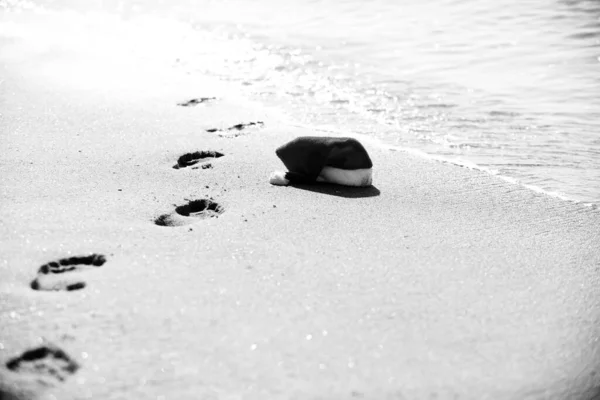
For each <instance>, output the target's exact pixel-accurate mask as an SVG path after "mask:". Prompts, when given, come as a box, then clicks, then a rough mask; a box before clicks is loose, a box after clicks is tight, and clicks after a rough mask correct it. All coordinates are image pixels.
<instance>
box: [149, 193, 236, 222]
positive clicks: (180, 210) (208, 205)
mask: <svg viewBox="0 0 600 400" xmlns="http://www.w3.org/2000/svg"><path fill="white" fill-rule="evenodd" d="M224 211H225V209H224V208H223V206H221V205H220V204H219V203H217V202H215V201H213V200H211V199H201V200H192V201H190V202H189V203H187V204H184V205H182V206H177V207H175V212H172V213H169V214H163V215H161V216H159V217H158V218H156V219H155V220H154V223H155V224H156V225H159V226H181V225H187V224H191V223H193V222H195V219H197V218H216V217H218V216H219V215H220V214H222V213H223V212H224Z"/></svg>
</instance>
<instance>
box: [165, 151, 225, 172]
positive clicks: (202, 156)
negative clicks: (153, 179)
mask: <svg viewBox="0 0 600 400" xmlns="http://www.w3.org/2000/svg"><path fill="white" fill-rule="evenodd" d="M223 156H224V154H223V153H219V152H218V151H196V152H194V153H186V154H184V155H182V156H181V157H179V159H178V160H177V164H175V165H173V168H175V169H180V168H186V167H191V166H192V165H196V164H198V163H202V164H201V165H200V166H196V167H192V169H198V168H202V169H207V168H212V164H211V163H207V162H206V161H208V160H211V159H214V158H219V157H223Z"/></svg>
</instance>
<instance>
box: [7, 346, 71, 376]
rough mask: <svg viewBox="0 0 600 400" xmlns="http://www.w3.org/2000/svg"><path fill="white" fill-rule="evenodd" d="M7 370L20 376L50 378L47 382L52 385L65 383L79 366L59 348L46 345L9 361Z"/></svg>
mask: <svg viewBox="0 0 600 400" xmlns="http://www.w3.org/2000/svg"><path fill="white" fill-rule="evenodd" d="M6 368H8V369H9V370H10V371H12V372H15V373H18V374H24V375H37V376H38V377H40V378H48V379H47V380H46V381H47V382H48V383H52V382H53V381H54V382H63V381H64V380H65V379H67V378H68V377H69V376H71V375H73V374H74V373H75V372H77V370H78V369H79V364H78V363H77V362H76V361H75V360H73V359H72V358H71V357H69V355H68V354H67V353H66V352H65V351H63V350H62V349H61V348H59V347H58V346H55V345H53V344H51V343H46V344H45V345H44V346H40V347H36V348H34V349H30V350H27V351H25V352H24V353H23V354H21V355H20V356H18V357H15V358H13V359H11V360H9V361H8V362H7V363H6Z"/></svg>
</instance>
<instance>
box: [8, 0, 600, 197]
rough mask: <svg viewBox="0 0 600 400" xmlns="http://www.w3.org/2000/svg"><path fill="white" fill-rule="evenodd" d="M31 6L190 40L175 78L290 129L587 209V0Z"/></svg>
mask: <svg viewBox="0 0 600 400" xmlns="http://www.w3.org/2000/svg"><path fill="white" fill-rule="evenodd" d="M4 3H5V5H6V4H8V3H11V2H4ZM13 3H15V2H13ZM36 5H41V6H43V7H45V8H47V9H52V10H63V11H64V9H65V8H68V9H70V10H77V12H79V13H81V14H82V15H84V14H86V13H89V12H90V11H94V12H103V13H108V14H110V15H113V16H117V17H118V18H119V19H120V20H121V21H124V22H125V23H127V22H128V21H135V20H136V18H138V17H140V16H147V15H152V16H153V17H154V18H155V19H154V20H153V21H155V22H154V25H153V27H152V29H153V33H154V34H156V33H157V32H159V33H162V34H164V35H168V33H169V31H171V30H173V26H174V25H173V24H174V23H177V24H183V25H185V26H188V27H190V26H191V27H193V30H194V32H195V34H197V35H198V36H195V35H189V34H188V35H186V36H185V39H184V40H183V41H185V42H186V43H187V45H186V46H182V45H181V43H179V44H178V46H179V47H178V53H177V54H176V59H177V64H178V65H179V66H180V67H182V68H187V69H189V70H190V71H197V72H198V73H209V74H212V75H216V76H219V77H220V78H222V79H225V80H229V81H234V82H239V83H240V84H242V85H243V86H244V88H245V90H247V91H248V92H249V94H250V95H251V96H254V97H256V98H259V99H260V100H261V101H263V102H265V103H267V104H269V105H271V106H276V107H278V108H280V109H282V110H283V111H285V112H286V113H288V114H289V115H291V116H293V118H294V119H296V120H298V121H300V122H302V123H307V124H311V125H315V126H319V127H326V128H330V129H335V130H338V131H346V130H347V131H352V132H358V133H363V134H368V135H371V136H374V137H376V138H379V139H380V140H382V141H383V142H385V143H389V144H394V145H399V146H403V147H408V148H414V149H418V150H422V151H424V152H427V153H429V154H431V155H434V156H441V157H445V158H449V159H452V160H455V161H457V162H471V163H475V164H477V165H479V166H481V167H484V168H486V169H489V170H490V171H492V172H494V173H498V174H499V175H502V176H506V177H510V178H514V179H516V180H518V181H520V182H522V183H525V184H529V185H534V186H536V187H539V188H541V189H543V190H546V191H549V192H556V193H559V194H563V195H565V196H566V197H568V198H572V199H575V200H581V201H585V202H594V203H599V202H600V2H598V1H597V0H593V1H577V0H569V1H567V0H521V1H516V0H493V1H492V0H428V1H423V0H402V1H400V0H372V1H369V2H363V1H357V0H313V1H309V0H303V1H302V0H286V1H275V0H260V1H253V2H248V1H245V0H219V1H217V0H215V1H208V0H205V1H185V0H178V1H175V2H173V1H169V2H167V1H159V0H154V1H152V2H148V1H144V2H142V1H139V2H135V1H127V2H123V1H96V2H90V3H87V2H86V3H85V5H82V4H79V2H75V1H72V2H70V3H69V2H68V1H60V2H58V1H40V2H37V3H36ZM160 21H163V22H164V23H163V22H160ZM132 23H133V22H132ZM140 29H141V28H140ZM161 29H162V30H163V32H161ZM149 36H150V35H149ZM152 37H155V35H154V36H152ZM163 45H164V44H163ZM160 49H161V47H160V46H159V45H158V44H157V45H156V51H159V50H160ZM166 53H168V56H169V57H172V56H174V54H173V49H172V48H170V51H169V52H166ZM166 53H165V54H166Z"/></svg>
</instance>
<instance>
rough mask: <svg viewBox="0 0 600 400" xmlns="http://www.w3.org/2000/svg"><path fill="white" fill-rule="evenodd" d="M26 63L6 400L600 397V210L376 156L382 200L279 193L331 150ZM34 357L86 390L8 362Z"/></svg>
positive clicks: (374, 190) (15, 141)
mask: <svg viewBox="0 0 600 400" xmlns="http://www.w3.org/2000/svg"><path fill="white" fill-rule="evenodd" d="M6 52H8V50H7V51H6ZM34 60H35V61H36V63H26V62H24V61H23V60H20V59H19V58H18V57H16V58H15V57H12V58H11V57H8V56H6V53H5V56H4V59H3V61H4V63H3V64H2V65H3V66H2V73H3V75H2V76H3V81H2V83H1V84H0V91H1V99H0V101H1V103H0V106H1V109H0V111H1V113H2V117H1V123H0V145H1V152H0V196H1V200H0V201H1V207H0V235H1V237H2V249H1V251H0V276H1V279H0V362H1V365H0V367H1V370H2V372H1V373H0V397H1V398H2V399H5V398H6V399H9V398H13V399H14V398H18V399H32V398H55V399H59V400H60V399H68V398H73V399H86V398H89V399H91V398H94V399H104V400H107V399H128V400H131V399H165V400H167V399H269V400H274V399H303V400H309V399H354V398H358V399H373V400H383V399H434V398H435V399H478V400H481V399H592V398H594V396H598V395H599V394H600V342H599V337H600V319H599V304H600V303H599V302H600V293H599V287H600V286H599V280H598V276H599V269H600V213H599V212H598V210H597V209H594V208H592V207H585V206H582V205H578V204H574V203H570V202H567V201H562V200H559V199H556V198H552V197H549V196H547V195H544V194H540V193H535V192H533V191H530V190H528V189H525V188H522V187H520V186H518V185H514V184H510V183H507V182H504V181H502V180H500V179H498V178H496V177H493V176H490V175H488V174H486V173H483V172H479V171H475V170H470V169H466V168H460V167H457V166H454V165H450V164H444V163H440V162H435V161H431V160H426V159H423V158H419V157H417V156H414V155H411V154H408V153H404V152H400V151H392V150H390V149H385V148H381V147H378V146H375V145H373V144H370V143H369V142H368V141H367V142H363V143H364V144H365V147H366V148H367V150H368V151H369V154H370V155H371V158H372V160H373V164H374V181H373V183H374V186H373V187H368V188H345V187H341V186H331V185H317V186H303V187H276V186H272V185H269V183H268V177H269V174H270V173H271V172H272V171H275V170H280V169H282V165H281V162H280V161H279V160H278V159H277V157H276V156H275V153H274V150H275V149H276V148H277V147H278V146H279V145H281V144H283V143H285V142H287V141H289V140H291V139H293V138H295V137H297V136H301V135H315V134H320V132H314V131H311V130H309V129H306V128H299V127H294V126H291V125H289V124H287V123H285V122H283V120H282V119H281V118H279V117H276V115H275V114H273V113H272V112H271V111H269V110H267V109H264V108H261V107H253V106H252V105H251V104H249V103H246V102H244V101H241V100H240V98H239V97H237V95H236V94H235V92H232V91H230V90H226V89H222V88H220V86H219V84H217V83H214V82H213V83H212V84H211V83H210V82H209V80H202V79H200V80H198V79H197V78H194V79H193V78H191V77H186V76H178V77H173V78H172V81H169V79H166V78H165V79H155V80H152V81H150V80H145V79H146V76H145V75H143V74H133V73H132V75H131V81H128V80H127V79H124V80H123V81H120V82H118V84H114V85H110V84H105V82H102V83H101V84H100V83H98V84H94V79H93V77H92V76H83V77H82V78H81V79H82V80H81V81H75V83H73V84H72V85H69V84H67V83H66V81H65V80H61V79H60V78H59V77H58V76H59V74H58V73H56V72H55V70H54V69H52V68H51V64H44V65H42V64H40V63H42V61H43V60H40V59H34ZM48 65H50V66H48ZM56 70H57V71H59V70H60V68H57V69H56ZM53 71H54V72H53ZM98 79H100V76H99V78H98ZM136 79H137V80H136ZM83 81H85V82H89V85H88V86H83V85H81V84H80V83H81V82H83ZM140 81H142V82H145V83H144V85H139V82H140ZM210 85H212V86H210ZM142 86H143V87H144V90H139V89H140V87H142ZM200 97H215V99H210V100H208V101H204V102H200V101H198V102H196V104H189V105H188V106H178V105H177V104H178V103H185V102H187V101H189V100H191V99H193V98H200ZM259 121H260V122H262V124H255V125H251V126H246V127H242V129H238V128H237V127H235V125H237V124H240V123H244V124H247V123H251V122H255V123H257V122H259ZM228 128H232V129H228ZM349 134H350V133H349ZM202 151H206V152H219V153H220V154H222V155H223V156H222V157H208V158H204V159H202V160H199V161H198V162H197V163H193V157H192V156H188V157H187V160H188V161H185V160H186V158H185V157H184V159H183V161H182V164H181V165H180V164H178V159H179V158H180V157H182V156H184V155H185V154H187V153H195V152H198V153H201V152H202ZM211 154H214V153H211ZM175 165H178V168H173V167H174V166H175ZM202 207H205V208H204V209H203V208H202ZM186 214H187V215H186ZM157 221H158V222H159V225H157V224H156V222H157ZM92 254H97V255H101V256H103V257H104V258H105V260H106V261H105V262H104V263H102V265H94V264H93V260H94V259H89V260H88V261H89V262H88V263H87V264H86V262H84V261H85V260H83V259H73V257H84V256H89V255H92ZM61 260H62V262H61ZM96 260H97V259H96ZM53 262H55V264H50V263H53ZM44 265H47V267H45V268H42V266H44ZM71 267H72V268H71ZM46 270H48V271H49V270H61V271H62V272H60V273H54V275H52V276H50V274H51V272H48V271H47V272H44V271H46ZM63 270H64V271H63ZM42 275H44V276H42ZM46 275H48V276H46ZM38 278H39V282H40V285H41V286H44V285H46V286H44V287H47V288H48V289H59V290H40V288H38V290H34V289H32V288H31V286H30V285H31V282H32V281H33V280H34V279H38ZM69 285H75V286H69ZM69 287H71V288H72V289H73V290H67V289H68V288H69ZM43 346H55V347H56V348H59V349H61V351H64V353H65V354H67V355H68V357H70V359H71V361H72V362H73V363H75V364H76V365H77V368H74V367H72V365H73V364H70V361H67V360H66V359H65V358H62V356H59V355H56V353H52V352H50V351H49V350H48V351H46V352H45V353H44V352H41V353H39V354H38V355H37V356H36V357H37V358H36V357H33V359H32V360H29V361H27V360H24V361H22V362H20V363H19V362H14V360H15V358H17V357H19V356H20V355H22V354H23V353H24V352H26V351H27V350H30V349H36V348H40V347H43ZM51 348H54V347H51ZM11 361H13V364H11V365H13V366H14V367H15V368H14V369H9V368H8V364H10V362H11Z"/></svg>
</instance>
